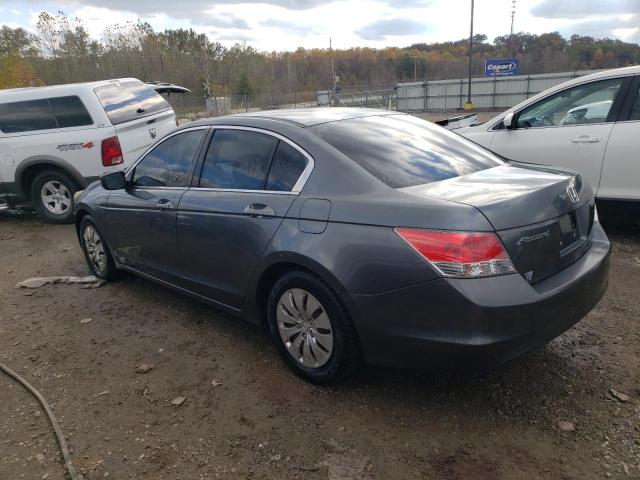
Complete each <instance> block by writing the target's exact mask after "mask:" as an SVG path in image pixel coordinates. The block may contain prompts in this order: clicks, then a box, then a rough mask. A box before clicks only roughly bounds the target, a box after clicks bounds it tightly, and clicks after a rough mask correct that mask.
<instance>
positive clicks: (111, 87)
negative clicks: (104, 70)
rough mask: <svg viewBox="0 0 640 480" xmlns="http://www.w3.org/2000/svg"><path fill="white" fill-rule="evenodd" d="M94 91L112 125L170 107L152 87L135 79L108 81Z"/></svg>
mask: <svg viewBox="0 0 640 480" xmlns="http://www.w3.org/2000/svg"><path fill="white" fill-rule="evenodd" d="M94 92H95V93H96V96H97V97H98V100H100V103H101V104H102V106H103V107H104V109H105V111H106V112H107V115H108V116H109V120H111V123H113V124H114V125H118V124H120V123H124V122H129V121H131V120H135V119H136V118H141V117H146V116H149V115H153V114H155V113H158V112H162V111H165V110H169V109H170V108H171V105H169V103H167V101H166V100H165V99H164V98H162V96H161V95H160V94H158V93H157V92H156V91H155V90H154V89H153V88H151V87H150V86H149V85H147V84H145V83H142V82H140V81H137V80H128V81H125V82H118V83H109V84H107V85H102V86H100V87H96V88H95V89H94Z"/></svg>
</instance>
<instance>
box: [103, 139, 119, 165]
mask: <svg viewBox="0 0 640 480" xmlns="http://www.w3.org/2000/svg"><path fill="white" fill-rule="evenodd" d="M122 162H124V160H123V158H122V149H121V148H120V141H119V140H118V137H117V136H116V137H109V138H105V139H104V140H102V165H103V166H105V167H111V166H113V165H119V164H121V163H122Z"/></svg>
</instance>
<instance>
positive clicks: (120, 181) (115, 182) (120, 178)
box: [100, 170, 127, 190]
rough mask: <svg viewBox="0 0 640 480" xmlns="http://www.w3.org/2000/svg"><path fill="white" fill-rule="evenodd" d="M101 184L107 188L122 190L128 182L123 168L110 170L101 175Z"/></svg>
mask: <svg viewBox="0 0 640 480" xmlns="http://www.w3.org/2000/svg"><path fill="white" fill-rule="evenodd" d="M100 184H101V185H102V188H104V189H105V190H120V189H121V188H124V187H125V185H126V184H127V179H126V178H125V176H124V172H123V171H122V170H120V171H117V172H109V173H105V174H104V175H102V176H101V177H100Z"/></svg>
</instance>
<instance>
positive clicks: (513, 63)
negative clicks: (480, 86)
mask: <svg viewBox="0 0 640 480" xmlns="http://www.w3.org/2000/svg"><path fill="white" fill-rule="evenodd" d="M519 73H520V72H519V69H518V59H517V58H490V59H487V60H485V62H484V76H485V77H510V76H512V75H518V74H519Z"/></svg>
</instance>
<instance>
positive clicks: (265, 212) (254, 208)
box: [244, 203, 276, 217]
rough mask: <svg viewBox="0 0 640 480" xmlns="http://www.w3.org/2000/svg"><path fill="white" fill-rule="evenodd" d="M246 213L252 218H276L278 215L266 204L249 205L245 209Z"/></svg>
mask: <svg viewBox="0 0 640 480" xmlns="http://www.w3.org/2000/svg"><path fill="white" fill-rule="evenodd" d="M244 213H248V214H249V215H251V216H252V217H275V215H276V211H275V210H274V209H273V208H271V207H269V206H268V205H265V204H264V203H252V204H251V205H247V207H246V208H245V209H244Z"/></svg>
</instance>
